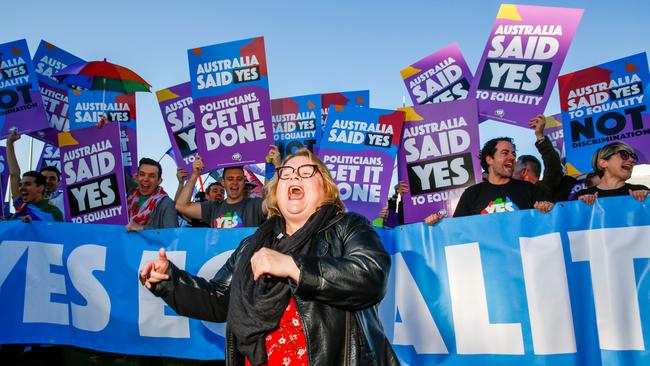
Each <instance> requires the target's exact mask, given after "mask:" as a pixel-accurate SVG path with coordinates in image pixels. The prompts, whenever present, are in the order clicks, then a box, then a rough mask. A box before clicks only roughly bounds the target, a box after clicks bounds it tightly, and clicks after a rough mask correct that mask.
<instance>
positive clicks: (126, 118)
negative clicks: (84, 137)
mask: <svg viewBox="0 0 650 366" xmlns="http://www.w3.org/2000/svg"><path fill="white" fill-rule="evenodd" d="M68 100H69V103H70V130H71V131H74V130H77V129H80V128H86V127H94V126H96V125H97V124H98V123H99V122H100V120H101V117H102V116H105V117H106V119H107V122H108V123H109V124H110V123H113V122H116V123H117V124H119V126H120V135H121V137H122V143H121V146H122V161H123V166H124V170H125V173H126V174H128V175H130V176H133V175H134V174H136V173H137V171H138V161H137V157H138V140H137V132H136V109H135V94H134V93H129V94H122V93H118V92H113V91H107V90H77V89H74V90H70V92H69V93H68Z"/></svg>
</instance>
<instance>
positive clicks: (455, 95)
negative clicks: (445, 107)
mask: <svg viewBox="0 0 650 366" xmlns="http://www.w3.org/2000/svg"><path fill="white" fill-rule="evenodd" d="M401 74H402V79H404V84H405V85H406V89H407V90H408V92H409V95H410V96H411V100H412V101H413V104H414V105H419V104H428V103H439V102H449V101H453V100H459V99H465V98H467V94H468V93H469V87H470V84H471V83H472V72H471V71H469V67H468V66H467V62H466V61H465V58H464V57H463V54H462V53H461V52H460V48H458V45H457V44H455V43H453V44H451V45H449V46H447V47H445V48H443V49H441V50H438V51H436V52H434V53H432V54H431V55H429V56H427V57H425V58H423V59H421V60H420V61H418V62H416V63H414V64H413V65H411V66H408V67H406V68H405V69H403V70H402V71H401Z"/></svg>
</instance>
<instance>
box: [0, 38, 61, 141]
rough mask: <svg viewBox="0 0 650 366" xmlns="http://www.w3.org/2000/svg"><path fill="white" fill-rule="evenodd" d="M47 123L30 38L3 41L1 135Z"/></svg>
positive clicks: (0, 56) (0, 50) (0, 49)
mask: <svg viewBox="0 0 650 366" xmlns="http://www.w3.org/2000/svg"><path fill="white" fill-rule="evenodd" d="M48 126H49V122H48V120H47V116H46V114H45V107H44V104H43V98H42V97H41V93H40V91H39V86H38V80H37V78H36V71H35V70H34V65H33V64H32V57H31V56H30V54H29V48H28V47H27V41H25V40H24V39H21V40H18V41H14V42H9V43H4V44H0V138H6V137H7V136H9V135H10V134H11V131H12V130H15V131H16V132H17V133H19V134H22V133H30V132H34V131H38V130H42V129H44V128H47V127H48Z"/></svg>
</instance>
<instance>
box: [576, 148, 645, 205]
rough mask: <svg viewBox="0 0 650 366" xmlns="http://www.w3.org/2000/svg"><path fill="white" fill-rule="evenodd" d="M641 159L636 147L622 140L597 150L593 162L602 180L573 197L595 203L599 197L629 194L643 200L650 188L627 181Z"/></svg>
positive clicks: (587, 202) (590, 203) (589, 203)
mask: <svg viewBox="0 0 650 366" xmlns="http://www.w3.org/2000/svg"><path fill="white" fill-rule="evenodd" d="M638 161H639V156H638V155H637V154H636V153H635V152H634V149H633V148H632V147H631V146H630V145H628V144H626V143H624V142H620V141H616V142H610V143H609V144H607V145H605V146H603V147H601V148H600V149H598V150H596V153H595V154H594V156H593V158H592V160H591V164H592V166H593V168H594V172H595V173H596V174H597V175H598V176H599V177H600V182H599V183H598V184H597V185H596V186H593V187H590V188H587V189H583V190H581V191H578V193H576V195H575V196H574V197H573V199H574V200H575V199H579V200H581V201H583V202H584V203H586V204H588V205H593V204H594V202H596V198H598V197H614V196H627V195H628V194H629V195H631V196H632V197H634V198H635V199H637V200H639V201H641V202H643V201H645V199H646V197H647V196H648V192H650V189H649V188H648V187H646V186H644V185H641V184H630V183H625V181H627V180H628V179H630V177H631V176H632V169H634V165H635V164H636V163H637V162H638Z"/></svg>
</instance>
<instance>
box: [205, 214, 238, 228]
mask: <svg viewBox="0 0 650 366" xmlns="http://www.w3.org/2000/svg"><path fill="white" fill-rule="evenodd" d="M212 226H213V227H214V228H215V229H232V228H236V227H243V226H244V223H243V222H242V220H241V219H240V217H239V215H237V212H226V213H223V214H221V216H219V217H217V218H215V219H214V223H213V225H212Z"/></svg>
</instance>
